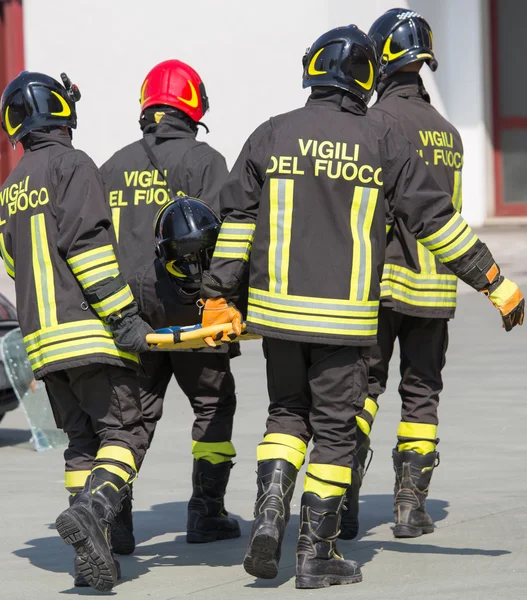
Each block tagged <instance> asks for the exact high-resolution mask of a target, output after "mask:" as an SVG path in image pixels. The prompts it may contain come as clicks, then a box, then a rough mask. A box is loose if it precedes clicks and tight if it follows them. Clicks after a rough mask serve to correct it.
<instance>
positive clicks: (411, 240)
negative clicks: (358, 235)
mask: <svg viewBox="0 0 527 600" xmlns="http://www.w3.org/2000/svg"><path fill="white" fill-rule="evenodd" d="M378 94H379V95H378V100H377V102H376V104H375V105H374V106H373V107H372V108H371V109H370V111H369V113H368V114H369V115H370V116H372V117H374V118H376V119H378V120H380V121H382V122H384V123H385V124H386V125H387V126H388V127H391V128H392V129H393V130H394V131H397V132H398V133H400V134H401V135H402V136H404V137H405V138H406V139H407V140H408V141H409V142H410V143H411V144H412V146H414V148H415V149H416V150H417V152H418V153H419V155H420V156H421V157H422V158H423V159H424V160H425V162H426V164H427V166H428V168H429V169H430V171H431V173H432V175H433V177H434V179H435V180H436V181H437V183H438V184H439V186H440V187H441V189H442V190H443V191H445V192H446V193H447V194H449V195H450V196H451V197H452V202H453V204H454V208H455V209H456V210H457V211H459V212H461V207H462V202H463V200H462V189H461V170H462V167H463V144H462V142H461V136H460V135H459V133H458V131H457V130H456V128H455V127H454V126H453V125H451V124H450V123H449V122H448V121H447V120H446V119H445V118H444V117H442V116H441V115H440V114H439V113H438V112H437V110H436V109H435V108H434V107H433V106H432V105H431V104H430V96H429V95H428V93H427V92H426V90H425V88H424V86H423V82H422V80H421V78H420V77H419V75H418V74H417V73H396V74H395V75H392V76H391V77H389V78H388V79H387V80H386V82H383V83H381V85H380V86H379V90H378ZM456 290H457V278H456V277H455V275H453V274H452V272H451V271H450V269H448V268H447V266H446V265H443V264H442V263H441V262H440V261H439V260H438V259H437V258H434V256H433V255H432V253H431V252H430V251H429V250H427V249H426V247H425V246H424V245H422V244H420V243H418V242H417V241H416V239H415V237H414V236H413V235H412V234H411V233H410V232H409V231H408V229H407V227H406V226H405V224H404V221H403V219H401V218H400V217H397V218H395V219H394V222H393V229H392V230H391V231H390V232H389V233H388V242H387V248H386V262H385V265H384V271H383V278H382V284H381V302H382V303H383V305H384V306H387V307H389V308H393V310H395V311H397V312H400V313H404V314H407V315H412V316H418V317H425V318H426V317H432V318H434V317H439V318H446V319H449V318H452V317H453V316H454V313H455V308H456Z"/></svg>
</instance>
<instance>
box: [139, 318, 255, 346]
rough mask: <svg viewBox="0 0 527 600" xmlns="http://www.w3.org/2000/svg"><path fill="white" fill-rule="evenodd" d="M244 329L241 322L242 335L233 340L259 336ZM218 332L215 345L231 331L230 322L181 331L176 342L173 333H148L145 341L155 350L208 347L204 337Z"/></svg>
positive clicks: (251, 338)
mask: <svg viewBox="0 0 527 600" xmlns="http://www.w3.org/2000/svg"><path fill="white" fill-rule="evenodd" d="M245 329H246V325H245V323H242V335H241V336H238V337H236V338H235V339H234V340H233V341H235V342H239V341H245V340H254V339H259V338H260V336H259V335H254V334H250V333H244V332H245ZM220 333H221V334H222V335H218V342H217V346H220V345H221V343H222V342H220V341H219V340H220V339H221V337H222V336H223V335H225V334H227V335H229V334H230V333H233V331H232V323H223V324H220V325H211V326H209V327H200V328H198V329H192V330H190V331H181V332H180V336H179V337H180V342H177V343H174V335H173V334H172V333H149V334H148V335H147V336H146V341H147V343H148V344H150V345H151V346H153V348H152V349H155V350H178V349H187V348H208V346H207V344H206V343H205V342H204V338H206V337H214V336H215V335H216V334H220ZM227 343H228V342H227Z"/></svg>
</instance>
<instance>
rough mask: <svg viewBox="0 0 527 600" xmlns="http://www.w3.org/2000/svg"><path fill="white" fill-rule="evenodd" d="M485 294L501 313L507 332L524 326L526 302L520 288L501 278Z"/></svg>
mask: <svg viewBox="0 0 527 600" xmlns="http://www.w3.org/2000/svg"><path fill="white" fill-rule="evenodd" d="M484 294H485V295H486V296H488V298H489V300H490V301H491V302H492V304H494V306H495V307H496V308H497V309H498V310H499V311H500V313H501V318H502V321H503V327H504V328H505V331H510V330H511V329H512V328H513V327H516V325H523V316H524V311H525V300H524V298H523V294H522V293H521V291H520V289H519V288H518V286H517V285H516V284H515V283H514V282H513V281H510V280H509V279H505V278H504V277H500V278H499V279H498V280H497V281H495V282H494V283H493V284H492V285H491V286H490V287H489V289H488V290H484Z"/></svg>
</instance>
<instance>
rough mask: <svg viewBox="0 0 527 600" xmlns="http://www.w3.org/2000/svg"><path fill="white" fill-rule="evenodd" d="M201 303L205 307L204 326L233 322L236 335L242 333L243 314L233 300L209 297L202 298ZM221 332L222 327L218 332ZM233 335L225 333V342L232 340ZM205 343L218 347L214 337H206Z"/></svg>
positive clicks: (223, 338)
mask: <svg viewBox="0 0 527 600" xmlns="http://www.w3.org/2000/svg"><path fill="white" fill-rule="evenodd" d="M200 302H201V305H202V307H203V316H202V318H201V325H202V327H210V326H211V325H225V323H231V324H232V330H233V332H234V333H235V334H236V335H241V333H242V314H241V312H240V311H239V310H238V309H237V308H236V307H235V306H234V304H232V302H227V300H225V298H209V299H208V300H205V301H203V300H200ZM220 332H221V329H220V331H219V332H218V333H220ZM214 338H215V339H216V341H219V340H218V337H217V336H214ZM232 339H233V338H232V337H229V336H228V335H223V336H222V337H221V340H222V341H224V342H231V341H232ZM205 343H206V344H207V345H209V346H211V347H212V348H214V347H216V344H215V343H214V339H213V338H212V337H208V338H205Z"/></svg>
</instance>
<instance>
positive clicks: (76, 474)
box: [64, 471, 91, 489]
mask: <svg viewBox="0 0 527 600" xmlns="http://www.w3.org/2000/svg"><path fill="white" fill-rule="evenodd" d="M90 473H91V471H66V472H65V473H64V487H65V488H66V489H69V488H83V487H84V485H85V484H86V479H88V477H89V476H90Z"/></svg>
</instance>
